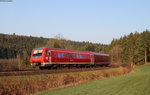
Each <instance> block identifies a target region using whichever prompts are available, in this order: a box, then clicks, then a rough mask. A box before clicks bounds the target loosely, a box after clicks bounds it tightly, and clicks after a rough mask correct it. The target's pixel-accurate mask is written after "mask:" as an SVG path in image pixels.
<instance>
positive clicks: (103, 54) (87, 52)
mask: <svg viewBox="0 0 150 95" xmlns="http://www.w3.org/2000/svg"><path fill="white" fill-rule="evenodd" d="M35 49H36V50H39V49H50V50H54V51H55V50H61V51H70V52H80V53H86V54H94V55H102V56H109V54H105V53H96V52H89V51H77V50H68V49H60V48H50V47H40V48H35Z"/></svg>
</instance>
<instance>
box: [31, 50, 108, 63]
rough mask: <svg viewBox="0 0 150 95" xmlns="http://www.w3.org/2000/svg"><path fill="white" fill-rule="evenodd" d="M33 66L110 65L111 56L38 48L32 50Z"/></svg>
mask: <svg viewBox="0 0 150 95" xmlns="http://www.w3.org/2000/svg"><path fill="white" fill-rule="evenodd" d="M30 63H31V65H38V66H50V65H55V64H56V65H57V64H89V65H95V64H104V65H105V64H106V65H108V64H110V56H109V55H108V54H103V53H95V52H85V51H75V50H66V49H57V48H45V47H44V48H36V49H33V50H32V53H31V57H30Z"/></svg>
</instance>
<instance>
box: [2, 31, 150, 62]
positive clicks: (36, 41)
mask: <svg viewBox="0 0 150 95" xmlns="http://www.w3.org/2000/svg"><path fill="white" fill-rule="evenodd" d="M104 40H105V39H104ZM39 47H52V48H63V49H70V50H81V51H92V52H100V53H109V54H110V55H111V59H112V62H118V63H134V64H141V63H147V62H150V31H149V30H145V31H143V32H142V33H138V32H135V33H130V34H129V35H124V36H123V37H121V38H119V39H113V40H112V42H111V44H109V45H104V44H100V43H91V42H78V41H71V40H67V39H65V38H63V37H60V35H59V37H55V38H43V37H32V36H18V35H15V34H12V35H8V34H0V59H10V58H19V59H26V61H27V60H29V57H30V53H31V50H32V49H33V48H39ZM28 62H29V61H28Z"/></svg>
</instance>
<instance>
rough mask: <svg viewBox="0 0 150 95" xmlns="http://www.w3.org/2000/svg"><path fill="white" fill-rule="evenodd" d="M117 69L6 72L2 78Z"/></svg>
mask: <svg viewBox="0 0 150 95" xmlns="http://www.w3.org/2000/svg"><path fill="white" fill-rule="evenodd" d="M110 68H115V67H94V68H63V69H50V70H20V71H6V72H0V77H4V76H26V75H40V74H54V73H71V72H84V71H95V70H103V69H110Z"/></svg>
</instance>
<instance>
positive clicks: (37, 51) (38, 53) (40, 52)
mask: <svg viewBox="0 0 150 95" xmlns="http://www.w3.org/2000/svg"><path fill="white" fill-rule="evenodd" d="M42 52H43V50H34V52H33V55H32V58H40V57H41V56H42Z"/></svg>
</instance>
